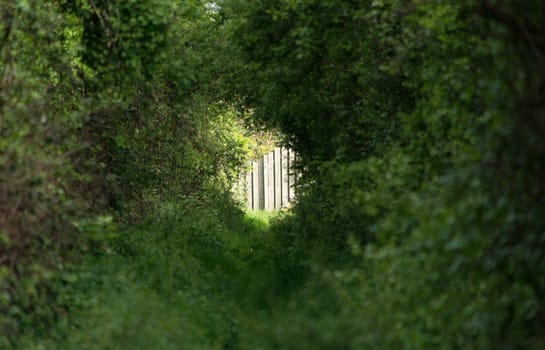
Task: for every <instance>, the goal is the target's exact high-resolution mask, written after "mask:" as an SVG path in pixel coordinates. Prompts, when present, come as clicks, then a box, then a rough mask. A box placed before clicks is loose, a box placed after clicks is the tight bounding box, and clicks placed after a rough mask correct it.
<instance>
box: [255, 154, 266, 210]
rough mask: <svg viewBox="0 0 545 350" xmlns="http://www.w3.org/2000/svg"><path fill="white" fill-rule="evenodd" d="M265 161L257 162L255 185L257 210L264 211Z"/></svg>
mask: <svg viewBox="0 0 545 350" xmlns="http://www.w3.org/2000/svg"><path fill="white" fill-rule="evenodd" d="M264 172H265V160H264V159H263V158H261V159H260V160H259V161H258V171H257V175H258V181H257V185H258V186H259V187H258V193H259V194H258V198H259V205H258V207H257V209H259V210H264V209H265V174H264Z"/></svg>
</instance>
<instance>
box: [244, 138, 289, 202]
mask: <svg viewBox="0 0 545 350" xmlns="http://www.w3.org/2000/svg"><path fill="white" fill-rule="evenodd" d="M295 158H296V156H295V153H294V152H293V151H291V150H289V149H287V148H283V147H276V148H275V149H274V150H273V151H271V152H269V153H268V154H266V155H264V156H263V157H262V158H261V159H258V160H256V161H253V162H252V164H251V171H249V172H248V173H246V174H245V175H243V176H242V178H241V183H240V184H239V186H238V191H239V192H242V193H243V196H244V197H245V200H246V204H247V207H248V209H252V210H271V211H272V210H278V209H280V208H285V207H287V206H289V204H290V202H291V201H293V199H294V198H295V179H296V177H297V175H296V173H295V169H294V167H293V164H295Z"/></svg>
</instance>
